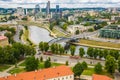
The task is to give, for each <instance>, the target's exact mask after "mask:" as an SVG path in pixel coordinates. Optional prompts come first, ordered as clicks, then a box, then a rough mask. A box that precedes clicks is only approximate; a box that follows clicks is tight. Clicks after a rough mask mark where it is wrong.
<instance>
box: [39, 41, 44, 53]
mask: <svg viewBox="0 0 120 80" xmlns="http://www.w3.org/2000/svg"><path fill="white" fill-rule="evenodd" d="M39 48H40V50H41V51H44V42H40V43H39Z"/></svg>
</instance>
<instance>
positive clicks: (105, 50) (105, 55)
mask: <svg viewBox="0 0 120 80" xmlns="http://www.w3.org/2000/svg"><path fill="white" fill-rule="evenodd" d="M108 54H109V53H108V50H107V49H104V50H103V57H104V58H105V59H106V57H107V55H108Z"/></svg>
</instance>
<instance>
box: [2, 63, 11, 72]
mask: <svg viewBox="0 0 120 80" xmlns="http://www.w3.org/2000/svg"><path fill="white" fill-rule="evenodd" d="M9 67H10V65H1V64H0V71H1V72H2V71H4V70H6V69H8V68H9Z"/></svg>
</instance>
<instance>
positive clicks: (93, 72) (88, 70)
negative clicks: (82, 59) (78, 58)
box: [82, 68, 113, 78]
mask: <svg viewBox="0 0 120 80" xmlns="http://www.w3.org/2000/svg"><path fill="white" fill-rule="evenodd" d="M93 74H96V73H95V71H94V68H88V69H86V70H84V71H83V73H82V75H88V76H92V75H93ZM100 75H106V76H109V77H111V78H113V76H112V75H111V74H109V73H107V72H106V71H105V70H103V71H102V72H101V73H100Z"/></svg>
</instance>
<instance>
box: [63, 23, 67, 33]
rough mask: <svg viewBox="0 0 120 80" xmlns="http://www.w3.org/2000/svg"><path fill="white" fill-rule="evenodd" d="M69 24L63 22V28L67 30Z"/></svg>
mask: <svg viewBox="0 0 120 80" xmlns="http://www.w3.org/2000/svg"><path fill="white" fill-rule="evenodd" d="M67 26H68V24H67V23H65V24H63V26H62V29H63V30H65V31H66V30H67Z"/></svg>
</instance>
